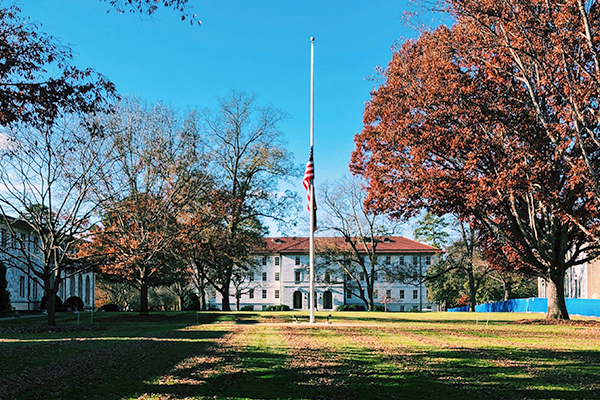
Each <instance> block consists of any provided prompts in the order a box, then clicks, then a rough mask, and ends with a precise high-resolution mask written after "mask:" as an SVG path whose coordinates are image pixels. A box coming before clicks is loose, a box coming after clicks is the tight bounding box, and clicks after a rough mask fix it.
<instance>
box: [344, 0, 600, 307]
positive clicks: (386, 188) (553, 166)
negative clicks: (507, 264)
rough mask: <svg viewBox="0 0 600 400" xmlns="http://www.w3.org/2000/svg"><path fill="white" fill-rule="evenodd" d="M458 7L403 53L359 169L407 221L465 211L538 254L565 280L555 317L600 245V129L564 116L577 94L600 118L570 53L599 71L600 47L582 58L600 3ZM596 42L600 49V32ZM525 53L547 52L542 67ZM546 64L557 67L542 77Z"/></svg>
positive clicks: (360, 145) (503, 246) (383, 204)
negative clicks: (570, 280) (569, 275)
mask: <svg viewBox="0 0 600 400" xmlns="http://www.w3.org/2000/svg"><path fill="white" fill-rule="evenodd" d="M446 4H447V5H448V7H449V10H450V11H451V12H452V13H453V15H454V16H455V19H456V23H455V24H454V25H453V26H452V27H451V28H449V27H445V26H442V27H440V28H437V29H435V30H433V31H431V32H424V33H422V34H421V36H420V37H419V38H418V39H415V40H408V41H406V42H405V43H404V44H403V46H402V47H401V48H399V49H398V50H397V51H396V52H395V53H394V55H393V58H392V61H390V63H389V65H388V67H387V69H386V70H385V73H384V78H385V83H383V84H382V85H381V86H380V87H379V88H377V89H376V90H375V91H374V92H373V95H372V98H371V100H370V101H369V103H368V104H367V106H366V108H365V113H364V124H365V125H364V128H363V130H362V132H361V133H359V134H357V135H356V137H355V142H356V150H355V151H354V153H353V156H352V163H351V168H352V170H353V171H354V172H355V173H358V174H361V175H363V176H364V177H365V178H367V179H368V181H369V189H368V190H369V195H368V199H367V202H368V204H369V205H370V207H373V208H374V209H379V210H384V211H389V212H391V213H392V214H393V215H394V216H396V217H405V218H406V217H410V216H413V215H416V213H418V212H420V210H421V209H422V208H426V209H428V210H429V211H432V212H434V213H436V214H439V215H441V214H444V213H453V214H455V215H457V216H458V217H459V219H461V220H463V221H468V222H469V223H470V224H471V225H473V227H476V228H478V229H480V230H481V232H482V233H483V234H485V235H487V238H488V239H489V240H490V242H491V243H492V245H493V246H494V247H495V249H496V251H504V252H505V253H507V256H508V257H509V258H513V259H515V260H519V262H523V263H526V264H528V265H529V267H531V269H533V270H535V272H536V274H537V275H538V276H542V277H544V278H545V279H546V280H547V281H548V282H549V284H550V285H549V287H550V286H552V287H553V289H552V290H550V293H549V307H548V316H549V317H555V318H568V313H567V311H566V306H565V303H564V294H563V291H562V287H563V280H564V273H565V271H566V269H568V268H569V267H571V266H573V265H577V264H580V263H583V262H586V261H587V260H588V259H590V258H592V257H595V256H596V254H597V250H598V246H597V244H595V243H594V241H593V234H592V233H591V232H593V230H594V229H596V225H597V220H598V210H599V209H598V198H597V196H596V195H595V194H594V190H593V189H594V186H593V181H592V180H591V177H592V174H591V173H590V169H589V168H588V167H587V164H589V165H591V166H592V169H596V170H597V168H596V167H595V166H597V165H598V163H599V162H600V152H597V151H588V152H585V149H590V148H593V146H595V145H594V144H593V143H592V142H593V140H592V139H591V138H590V139H589V141H585V143H583V141H584V140H583V136H582V133H581V132H580V131H579V130H578V128H577V124H578V123H577V122H576V121H574V120H573V119H572V118H568V119H567V118H566V117H563V115H565V116H566V115H567V114H568V112H567V111H568V110H569V109H570V107H571V106H570V105H569V104H567V103H566V102H565V100H560V101H559V99H560V98H561V97H562V98H563V99H566V98H568V97H569V96H576V97H578V104H580V106H581V107H582V109H585V110H589V112H590V113H591V114H594V115H595V118H597V117H598V115H597V108H598V107H597V106H598V105H597V101H596V100H595V99H597V97H594V96H592V95H591V94H586V95H585V96H583V95H580V94H579V93H578V92H576V91H573V90H570V89H569V82H570V80H569V79H570V74H569V72H568V70H565V69H564V64H561V63H560V62H559V61H560V58H561V57H562V59H563V60H565V59H568V60H572V61H573V63H574V64H572V65H571V66H570V67H569V68H571V67H572V69H573V70H574V71H579V72H580V73H581V74H582V75H581V76H583V75H586V76H587V75H589V74H588V72H585V70H586V69H587V70H590V71H592V72H594V74H597V72H598V71H597V70H596V69H595V68H596V67H594V57H595V56H594V55H592V54H591V55H589V57H588V58H589V61H586V63H585V65H581V66H580V67H579V68H576V60H581V61H583V60H584V59H585V58H586V57H587V56H585V57H583V58H581V57H582V53H586V52H587V50H585V49H584V48H585V47H586V46H587V44H586V43H587V42H586V40H585V39H584V38H585V37H586V35H585V29H584V28H585V23H584V21H587V22H586V23H587V24H588V25H589V26H591V25H590V24H592V25H593V24H598V21H599V18H597V13H598V8H597V5H596V3H593V4H592V5H591V7H588V8H585V7H584V8H583V9H582V8H581V7H579V6H578V4H581V2H578V1H577V0H572V1H571V0H569V1H561V2H558V1H551V2H541V1H534V2H529V1H520V0H507V1H502V2H492V1H461V0H457V1H448V2H447V3H446ZM548 16H551V17H552V21H548V20H547V19H548ZM583 16H585V18H584V17H583ZM568 21H569V22H568ZM541 22H543V23H542V27H541V28H540V23H541ZM553 23H554V25H553ZM582 29H583V30H582ZM597 31H598V29H596V28H595V27H594V28H593V32H597ZM557 32H560V33H557ZM575 37H577V39H569V40H576V41H581V43H580V45H579V46H576V45H574V43H572V44H573V46H565V45H562V44H561V45H560V46H559V48H560V51H557V50H556V49H552V50H551V49H549V48H547V46H548V45H547V43H546V42H545V40H546V39H547V40H551V41H552V40H559V39H558V38H562V39H564V40H567V38H575ZM534 39H535V40H534ZM594 43H595V44H594ZM592 45H593V46H592V48H593V49H597V47H598V42H597V41H596V42H593V43H592ZM594 51H595V50H594ZM594 51H592V53H594ZM594 54H595V53H594ZM515 55H519V56H520V57H525V58H527V57H529V56H532V57H533V56H536V57H538V59H540V60H544V59H546V58H547V63H546V64H543V65H542V64H538V65H537V69H532V70H531V71H530V70H528V69H527V68H525V66H524V64H523V63H522V62H520V61H519V57H517V56H515ZM584 67H585V68H584ZM532 68H533V67H532ZM548 70H551V71H553V72H551V71H548ZM535 71H537V73H538V75H535V74H534V72H535ZM561 71H562V72H561ZM526 72H530V73H531V74H532V75H531V76H528V77H529V78H533V77H535V78H536V79H537V80H536V83H537V84H538V86H539V89H540V90H542V89H543V88H544V87H548V88H552V93H555V92H556V93H555V94H551V93H550V92H546V91H543V90H542V91H543V93H541V92H540V93H538V94H537V95H536V96H532V95H531V92H532V86H531V85H530V84H529V82H528V81H527V79H526V78H525V77H524V74H525V73H526ZM546 74H554V75H552V76H551V78H552V79H550V75H548V77H547V78H546V79H542V78H540V75H546ZM534 75H535V76H534ZM594 76H595V75H594ZM582 79H583V78H582ZM590 79H592V80H593V79H595V78H593V77H591V76H588V77H587V78H586V79H585V80H586V81H587V80H590ZM582 86H583V85H582ZM577 87H579V86H577ZM582 90H583V87H582ZM558 93H561V95H560V97H559V95H558ZM586 93H588V91H586ZM535 99H537V101H534V100H535ZM586 99H587V100H586ZM584 105H585V107H584ZM540 109H541V110H542V111H540ZM593 110H596V111H593ZM596 131H597V129H596ZM594 134H597V132H595V133H594ZM588 142H589V143H588Z"/></svg>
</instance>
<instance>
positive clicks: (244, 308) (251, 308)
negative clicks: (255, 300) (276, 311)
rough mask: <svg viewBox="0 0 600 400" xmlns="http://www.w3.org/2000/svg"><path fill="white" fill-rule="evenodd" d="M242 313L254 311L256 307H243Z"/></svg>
mask: <svg viewBox="0 0 600 400" xmlns="http://www.w3.org/2000/svg"><path fill="white" fill-rule="evenodd" d="M241 311H254V306H250V305H248V306H243V307H242V309H241Z"/></svg>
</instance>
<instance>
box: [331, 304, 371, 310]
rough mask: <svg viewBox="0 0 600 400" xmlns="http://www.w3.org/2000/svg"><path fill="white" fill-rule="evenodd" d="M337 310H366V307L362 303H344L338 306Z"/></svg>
mask: <svg viewBox="0 0 600 400" xmlns="http://www.w3.org/2000/svg"><path fill="white" fill-rule="evenodd" d="M335 310H336V311H365V310H366V308H365V306H364V305H362V304H344V305H341V306H337V307H336V309H335Z"/></svg>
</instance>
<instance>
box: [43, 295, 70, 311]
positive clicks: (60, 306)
mask: <svg viewBox="0 0 600 400" xmlns="http://www.w3.org/2000/svg"><path fill="white" fill-rule="evenodd" d="M54 303H55V311H64V310H65V308H64V306H63V302H62V300H61V299H60V297H58V296H55V297H54ZM40 308H41V309H42V310H47V309H48V295H44V296H43V297H42V301H41V302H40Z"/></svg>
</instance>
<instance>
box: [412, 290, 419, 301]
mask: <svg viewBox="0 0 600 400" xmlns="http://www.w3.org/2000/svg"><path fill="white" fill-rule="evenodd" d="M418 298H419V291H418V290H417V289H415V290H413V299H418Z"/></svg>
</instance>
